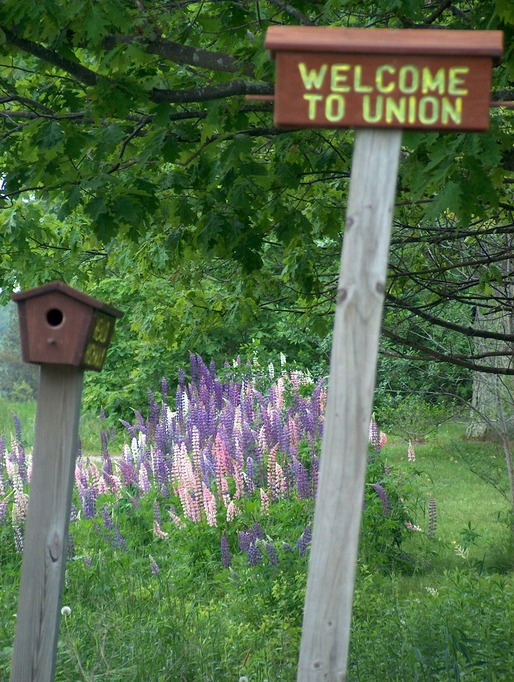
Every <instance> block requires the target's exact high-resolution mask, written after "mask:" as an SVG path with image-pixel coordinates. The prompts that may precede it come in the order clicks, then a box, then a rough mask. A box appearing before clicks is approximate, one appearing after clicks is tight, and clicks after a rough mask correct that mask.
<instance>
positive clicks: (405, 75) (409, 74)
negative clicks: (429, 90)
mask: <svg viewBox="0 0 514 682" xmlns="http://www.w3.org/2000/svg"><path fill="white" fill-rule="evenodd" d="M398 87H399V88H400V92H401V93H402V94H404V95H412V94H413V93H414V92H416V90H417V89H418V88H419V70H418V68H417V67H416V66H412V65H410V64H406V65H405V66H402V68H401V69H400V71H399V73H398Z"/></svg>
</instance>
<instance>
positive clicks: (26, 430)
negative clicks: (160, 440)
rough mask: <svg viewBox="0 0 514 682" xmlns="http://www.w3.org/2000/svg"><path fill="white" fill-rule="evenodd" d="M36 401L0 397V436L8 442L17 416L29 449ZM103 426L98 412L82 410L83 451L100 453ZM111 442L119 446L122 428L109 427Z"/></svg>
mask: <svg viewBox="0 0 514 682" xmlns="http://www.w3.org/2000/svg"><path fill="white" fill-rule="evenodd" d="M36 411H37V403H36V401H35V400H33V401H29V402H13V401H10V400H5V399H4V398H0V436H4V438H6V440H7V443H9V442H10V439H11V437H12V436H14V435H15V434H16V427H15V422H14V417H17V418H18V419H19V421H20V424H21V433H22V441H23V445H24V446H25V447H26V448H29V449H31V448H32V447H33V445H34V428H35V423H36ZM104 428H105V425H104V424H103V422H102V419H101V417H100V415H99V414H94V413H92V412H90V411H85V410H83V411H82V413H81V418H80V426H79V438H80V440H81V444H82V448H83V450H84V452H85V453H88V454H91V455H98V454H101V451H102V450H101V438H100V432H101V431H102V429H104ZM110 433H111V439H112V444H113V445H116V444H118V445H119V447H120V448H121V443H122V429H121V428H119V429H117V430H113V429H112V428H111V429H110Z"/></svg>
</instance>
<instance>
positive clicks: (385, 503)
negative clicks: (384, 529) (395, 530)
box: [371, 483, 391, 516]
mask: <svg viewBox="0 0 514 682" xmlns="http://www.w3.org/2000/svg"><path fill="white" fill-rule="evenodd" d="M371 487H372V488H373V490H374V491H375V492H376V494H377V495H378V497H379V499H380V502H382V514H383V515H384V516H389V514H390V511H391V510H390V504H389V496H388V494H387V491H386V490H385V488H384V487H383V486H382V485H380V483H372V484H371Z"/></svg>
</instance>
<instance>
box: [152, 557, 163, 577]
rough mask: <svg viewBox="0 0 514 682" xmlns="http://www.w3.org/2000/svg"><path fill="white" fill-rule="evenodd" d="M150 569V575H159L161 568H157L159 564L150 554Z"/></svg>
mask: <svg viewBox="0 0 514 682" xmlns="http://www.w3.org/2000/svg"><path fill="white" fill-rule="evenodd" d="M150 571H151V573H152V575H159V573H160V572H161V569H160V568H159V564H158V563H157V562H156V561H155V559H154V558H153V556H152V555H151V554H150Z"/></svg>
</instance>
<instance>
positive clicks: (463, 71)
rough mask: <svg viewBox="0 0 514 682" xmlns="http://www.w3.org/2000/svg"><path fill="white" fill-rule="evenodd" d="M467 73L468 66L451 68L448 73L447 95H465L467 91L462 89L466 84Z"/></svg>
mask: <svg viewBox="0 0 514 682" xmlns="http://www.w3.org/2000/svg"><path fill="white" fill-rule="evenodd" d="M468 73H469V66H452V67H450V69H449V71H448V94H449V95H467V94H468V93H469V90H468V89H467V88H464V87H462V86H463V85H465V84H466V79H465V77H464V76H466V75H467V74H468Z"/></svg>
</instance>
